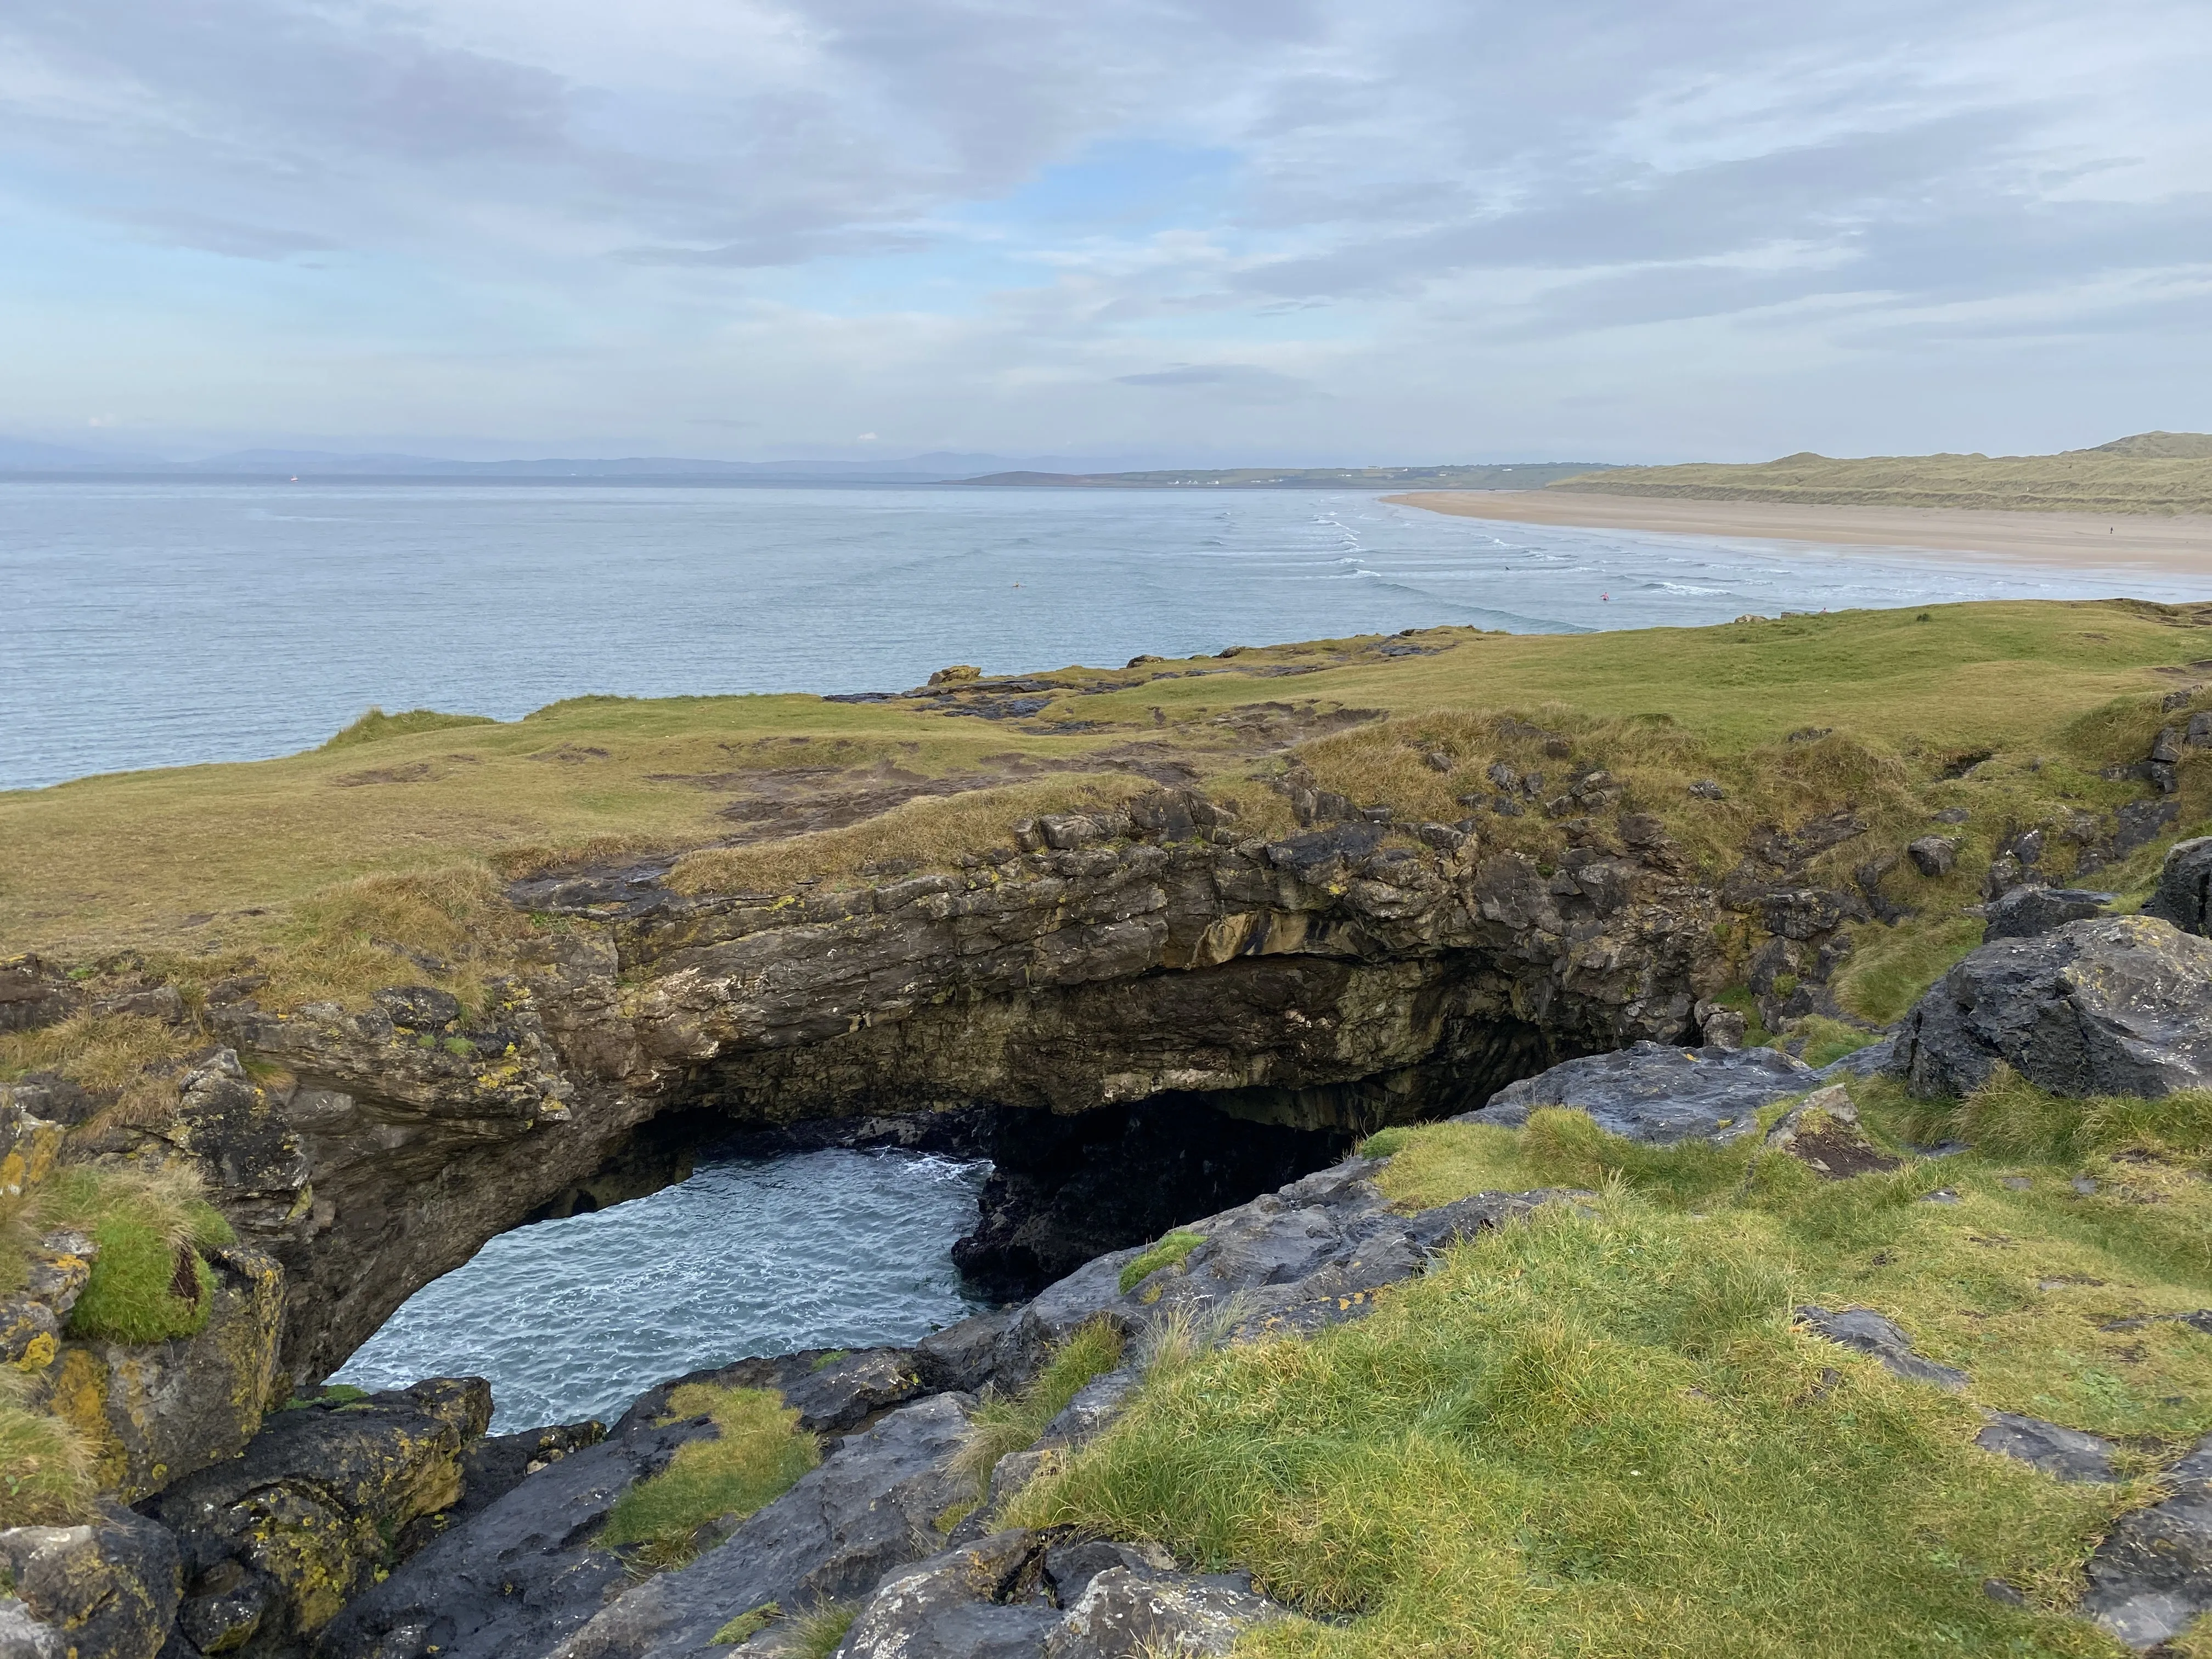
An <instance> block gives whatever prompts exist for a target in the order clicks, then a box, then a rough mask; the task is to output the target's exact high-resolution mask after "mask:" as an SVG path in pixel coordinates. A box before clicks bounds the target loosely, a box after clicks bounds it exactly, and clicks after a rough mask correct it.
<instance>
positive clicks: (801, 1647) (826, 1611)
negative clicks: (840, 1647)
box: [782, 1601, 860, 1659]
mask: <svg viewBox="0 0 2212 1659" xmlns="http://www.w3.org/2000/svg"><path fill="white" fill-rule="evenodd" d="M859 1617H860V1604H859V1603H858V1602H857V1601H824V1602H823V1603H822V1604H821V1605H820V1606H819V1607H811V1608H809V1609H808V1610H807V1611H806V1612H805V1613H800V1614H799V1615H798V1617H796V1618H794V1619H793V1620H792V1621H791V1630H790V1632H789V1634H787V1636H786V1637H785V1638H784V1640H783V1649H782V1652H783V1659H829V1656H830V1655H831V1654H833V1653H835V1652H836V1650H837V1644H839V1643H840V1642H842V1641H843V1640H844V1639H845V1632H847V1631H848V1630H850V1629H852V1628H853V1621H854V1620H855V1619H857V1618H859Z"/></svg>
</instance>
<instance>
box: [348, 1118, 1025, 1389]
mask: <svg viewBox="0 0 2212 1659" xmlns="http://www.w3.org/2000/svg"><path fill="white" fill-rule="evenodd" d="M989 1167H990V1166H989V1165H987V1164H970V1163H959V1162H956V1161H954V1160H952V1159H951V1158H939V1157H934V1156H932V1155H929V1154H927V1153H915V1152H844V1151H830V1152H804V1153H799V1154H797V1155H795V1156H793V1157H789V1158H769V1159H721V1160H715V1159H713V1158H706V1159H702V1161H701V1163H700V1165H699V1167H698V1169H697V1170H696V1173H694V1174H693V1176H691V1178H690V1180H689V1181H686V1182H683V1183H682V1184H680V1185H678V1186H674V1187H668V1188H663V1189H662V1190H661V1191H659V1192H657V1193H654V1194H651V1195H650V1196H648V1197H645V1198H640V1199H633V1200H630V1201H629V1203H627V1204H617V1205H614V1206H611V1207H610V1208H607V1209H605V1210H600V1211H598V1212H594V1213H592V1214H590V1215H579V1216H571V1217H569V1218H567V1219H565V1220H561V1221H541V1222H538V1223H537V1224H536V1225H532V1226H528V1227H520V1228H517V1229H516V1230H515V1231H513V1232H511V1233H503V1234H501V1236H500V1237H497V1238H495V1239H493V1240H492V1241H491V1242H490V1243H489V1244H486V1245H485V1246H484V1247H483V1249H481V1250H479V1251H478V1252H477V1255H475V1257H474V1258H473V1259H472V1260H471V1261H468V1262H467V1263H466V1264H465V1265H464V1266H462V1267H458V1268H456V1269H455V1270H454V1271H453V1272H452V1273H447V1275H446V1276H445V1277H444V1278H443V1279H437V1280H435V1281H434V1282H432V1283H431V1284H428V1285H424V1286H423V1287H422V1289H421V1290H419V1291H416V1293H415V1294H414V1296H413V1297H410V1298H409V1300H408V1301H407V1303H406V1304H405V1305H404V1306H403V1307H402V1308H401V1309H400V1310H399V1311H398V1312H397V1313H396V1314H394V1315H393V1316H392V1317H391V1318H390V1319H389V1320H387V1321H386V1322H385V1326H384V1328H383V1329H382V1330H380V1331H379V1332H378V1333H377V1334H375V1335H374V1336H373V1337H371V1338H370V1339H369V1340H368V1342H367V1343H366V1344H365V1345H364V1346H362V1348H361V1350H360V1351H359V1352H356V1354H355V1355H354V1356H353V1358H351V1359H350V1360H349V1361H348V1362H347V1363H346V1365H345V1368H344V1369H343V1370H340V1371H339V1372H337V1374H336V1375H335V1376H333V1377H332V1378H331V1381H332V1382H334V1383H352V1384H353V1385H355V1386H356V1387H357V1388H363V1389H388V1388H398V1387H403V1386H404V1385H405V1384H407V1383H414V1382H416V1381H418V1380H420V1379H421V1378H422V1377H426V1376H487V1377H489V1378H490V1379H491V1385H492V1401H493V1404H494V1407H495V1411H496V1415H495V1417H494V1419H493V1422H492V1426H493V1427H494V1429H495V1430H496V1431H500V1432H501V1433H505V1432H507V1431H510V1430H514V1429H522V1428H531V1427H534V1426H536V1425H539V1424H542V1423H567V1422H574V1421H577V1420H579V1419H582V1418H586V1417H598V1418H599V1419H602V1420H604V1421H609V1422H611V1421H612V1420H613V1419H614V1417H615V1416H616V1415H617V1414H618V1413H620V1412H621V1411H622V1409H623V1407H625V1406H627V1405H628V1404H629V1402H630V1401H632V1400H633V1399H635V1397H636V1396H637V1395H640V1394H641V1393H642V1392H644V1390H645V1389H647V1388H649V1387H651V1386H652V1385H653V1383H658V1382H660V1381H662V1380H663V1379H665V1378H667V1377H671V1376H682V1375H683V1374H684V1372H686V1371H690V1370H698V1369H700V1368H701V1367H702V1366H707V1365H719V1364H728V1363H729V1362H730V1361H732V1360H734V1359H744V1358H750V1357H751V1356H753V1355H756V1354H777V1353H790V1352H793V1351H795V1350H797V1349H799V1348H819V1347H841V1348H859V1347H866V1346H872V1345H875V1344H878V1343H907V1342H912V1341H914V1340H915V1339H916V1338H918V1337H921V1336H925V1335H927V1334H928V1333H929V1332H931V1331H932V1330H934V1329H936V1328H938V1327H939V1326H942V1325H949V1324H951V1323H952V1322H954V1321H955V1320H958V1319H964V1318H966V1317H967V1316H969V1314H971V1313H973V1312H975V1311H976V1310H977V1308H978V1307H979V1306H980V1305H981V1304H978V1303H976V1302H975V1301H974V1300H973V1299H972V1298H970V1297H969V1296H968V1295H967V1293H966V1292H965V1291H963V1288H962V1285H961V1281H960V1275H959V1272H958V1270H957V1269H956V1268H955V1267H953V1265H952V1257H951V1249H952V1242H953V1241H954V1240H955V1239H957V1238H958V1237H960V1236H961V1235H962V1234H963V1233H964V1232H967V1231H969V1229H971V1228H972V1227H974V1225H975V1205H976V1200H977V1198H978V1196H979V1195H980V1194H981V1191H982V1188H983V1180H984V1177H985V1176H986V1175H987V1173H988V1170H989Z"/></svg>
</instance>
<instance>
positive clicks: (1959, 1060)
mask: <svg viewBox="0 0 2212 1659" xmlns="http://www.w3.org/2000/svg"><path fill="white" fill-rule="evenodd" d="M1999 1061H2002V1062H2003V1063H2005V1064H2006V1065H2008V1066H2011V1067H2012V1068H2013V1070H2015V1072H2018V1073H2020V1074H2021V1076H2022V1077H2024V1078H2026V1079H2027V1080H2028V1081H2029V1082H2031V1083H2034V1084H2037V1085H2040V1086H2041V1087H2043V1088H2045V1089H2049V1090H2051V1091H2053V1092H2055V1093H2057V1094H2062V1095H2073V1096H2081V1095H2141V1096H2152V1097H2155V1096H2159V1095H2166V1094H2171V1093H2172V1091H2175V1090H2177V1089H2201V1088H2204V1087H2207V1086H2212V940H2207V939H2199V938H2197V937H2196V936H2195V935H2193V934H2189V933H2182V932H2181V931H2180V930H2179V929H2178V928H2176V927H2172V925H2171V924H2169V923H2166V922H2164V921H2156V920H2154V919H2152V918H2150V917H2148V916H2112V917H2107V918H2105V919H2103V920H2101V921H2076V922H2069V923H2068V924H2067V925H2066V926H2065V927H2060V928H2057V930H2055V931H2054V932H2051V933H2044V934H2040V935H2038V936H2037V937H2035V938H2033V939H1999V940H1998V941H1996V943H1995V944H1992V945H1983V946H1982V947H1981V948H1980V949H1979V950H1978V951H1975V952H1974V953H1973V954H1972V956H1970V957H1966V960H1964V961H1963V962H1960V963H1959V964H1958V965H1957V966H1955V967H1954V968H1953V969H1951V971H1950V972H1949V973H1948V974H1946V975H1944V976H1943V977H1942V979H1941V980H1939V981H1936V986H1935V988H1934V989H1932V990H1930V991H1929V993H1928V994H1927V995H1925V996H1924V997H1923V998H1922V999H1921V1000H1919V1002H1918V1003H1917V1004H1916V1005H1915V1006H1913V1008H1912V1010H1911V1012H1909V1013H1908V1014H1906V1015H1905V1018H1904V1019H1903V1020H1902V1021H1900V1022H1899V1026H1898V1030H1897V1036H1896V1048H1895V1052H1894V1054H1893V1059H1892V1061H1891V1069H1892V1070H1893V1071H1894V1072H1897V1073H1899V1074H1901V1075H1902V1076H1903V1077H1904V1078H1905V1082H1906V1085H1907V1086H1908V1087H1910V1088H1911V1091H1912V1092H1913V1093H1915V1094H1918V1095H1952V1096H1960V1095H1966V1094H1971V1093H1972V1092H1973V1091H1974V1090H1976V1089H1978V1088H1979V1087H1980V1086H1981V1085H1983V1084H1984V1083H1985V1082H1987V1081H1988V1080H1989V1077H1990V1073H1991V1071H1993V1070H1994V1069H1995V1068H1996V1065H1997V1063H1998V1062H1999Z"/></svg>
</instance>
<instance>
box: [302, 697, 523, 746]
mask: <svg viewBox="0 0 2212 1659" xmlns="http://www.w3.org/2000/svg"><path fill="white" fill-rule="evenodd" d="M497 723H498V722H496V721H495V720H493V719H492V718H491V717H490V716H489V715H488V714H440V713H439V712H438V711H437V710H436V709H435V708H410V709H409V710H407V712H406V713H404V714H386V713H385V712H384V711H383V710H382V709H381V708H372V709H370V710H369V711H368V713H367V714H363V715H362V717H361V718H360V719H359V720H356V721H355V722H354V723H353V724H352V725H351V726H347V727H345V728H344V729H343V731H341V732H337V734H336V735H335V736H333V737H331V738H328V739H327V740H325V743H324V744H323V746H322V749H321V750H320V751H319V752H322V753H325V754H327V753H328V752H329V751H330V750H333V749H357V748H359V747H360V746H361V745H362V744H365V743H381V742H383V741H384V740H385V739H386V738H408V737H413V736H414V735H415V734H416V732H449V731H452V730H453V729H454V728H456V727H458V726H494V725H496V724H497Z"/></svg>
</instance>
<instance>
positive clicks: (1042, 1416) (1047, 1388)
mask: <svg viewBox="0 0 2212 1659" xmlns="http://www.w3.org/2000/svg"><path fill="white" fill-rule="evenodd" d="M1121 1346H1122V1339H1121V1332H1120V1331H1118V1330H1117V1329H1115V1328H1114V1327H1113V1326H1112V1325H1109V1324H1108V1323H1107V1322H1105V1321H1103V1320H1094V1321H1092V1322H1091V1323H1089V1324H1087V1325H1084V1326H1082V1327H1080V1328H1078V1329H1076V1330H1075V1331H1073V1332H1072V1333H1071V1334H1069V1336H1068V1338H1067V1340H1066V1341H1065V1342H1063V1343H1061V1344H1060V1346H1059V1347H1058V1348H1056V1349H1055V1350H1054V1352H1053V1355H1052V1357H1051V1358H1049V1359H1048V1360H1047V1361H1046V1362H1045V1364H1044V1369H1043V1370H1041V1371H1039V1372H1038V1373H1037V1374H1036V1376H1035V1377H1033V1378H1032V1379H1031V1380H1030V1383H1029V1384H1028V1385H1027V1386H1026V1387H1024V1389H1022V1390H1021V1391H1020V1392H1019V1393H1018V1394H1014V1395H1000V1394H995V1393H994V1394H990V1395H986V1396H985V1397H984V1400H983V1402H982V1404H981V1406H980V1407H978V1408H977V1409H976V1412H975V1419H974V1420H973V1422H972V1423H971V1424H970V1425H969V1430H968V1437H967V1439H966V1441H965V1442H964V1443H963V1445H962V1446H961V1448H960V1451H959V1453H958V1455H957V1457H956V1458H955V1459H954V1462H953V1466H952V1467H953V1469H954V1471H955V1472H956V1473H957V1474H961V1475H963V1476H964V1477H965V1478H967V1479H968V1480H972V1481H973V1482H974V1483H975V1495H976V1497H977V1498H979V1499H980V1498H981V1497H982V1496H983V1492H984V1489H985V1488H986V1486H988V1484H989V1482H990V1479H991V1470H992V1468H993V1466H994V1465H995V1464H996V1463H997V1462H998V1461H999V1460H1000V1458H1001V1457H1004V1456H1005V1455H1006V1454H1007V1453H1008V1452H1017V1451H1020V1450H1022V1449H1024V1447H1026V1446H1028V1445H1029V1444H1030V1443H1031V1442H1033V1441H1034V1440H1036V1437H1038V1436H1039V1435H1041V1434H1042V1433H1043V1432H1044V1426H1045V1425H1046V1424H1048V1423H1049V1422H1051V1421H1052V1419H1054V1418H1055V1417H1057V1416H1059V1415H1060V1412H1061V1411H1062V1409H1064V1408H1065V1407H1066V1405H1067V1402H1068V1401H1071V1400H1073V1399H1074V1398H1075V1396H1076V1394H1077V1392H1078V1391H1079V1389H1081V1388H1082V1387H1083V1385H1084V1384H1085V1383H1088V1382H1090V1381H1091V1379H1092V1378H1093V1377H1097V1376H1104V1375H1105V1374H1106V1373H1107V1372H1109V1371H1110V1370H1113V1369H1114V1368H1115V1366H1117V1365H1119V1364H1121Z"/></svg>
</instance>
